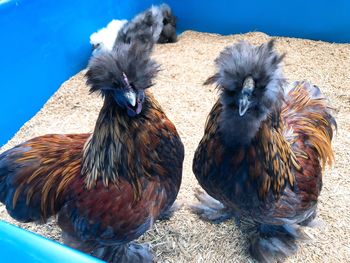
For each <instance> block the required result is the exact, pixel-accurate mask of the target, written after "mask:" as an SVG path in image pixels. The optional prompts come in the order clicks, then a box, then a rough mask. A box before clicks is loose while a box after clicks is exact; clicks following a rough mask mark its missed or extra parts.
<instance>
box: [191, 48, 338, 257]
mask: <svg viewBox="0 0 350 263" xmlns="http://www.w3.org/2000/svg"><path fill="white" fill-rule="evenodd" d="M273 46H274V42H273V41H270V42H268V43H265V44H263V45H261V46H259V47H255V46H252V45H250V44H248V43H247V42H239V43H237V44H234V45H233V46H230V47H227V48H225V49H224V51H222V52H221V54H220V55H219V57H218V58H217V59H216V61H215V62H216V66H217V68H218V71H217V73H216V74H214V75H213V76H212V77H210V78H208V79H207V81H206V82H205V83H204V84H205V85H209V84H216V86H217V88H218V89H219V91H220V97H219V99H218V101H217V102H216V104H215V105H214V107H213V108H212V110H211V112H210V113H209V116H208V119H207V122H206V127H205V132H204V136H203V138H202V140H201V141H200V143H199V146H198V148H197V150H196V152H195V156H194V159H193V172H194V174H195V176H196V178H197V180H198V182H199V184H200V185H201V186H202V187H203V188H204V190H205V191H206V192H207V193H208V194H209V196H208V195H207V194H206V193H204V192H201V191H200V190H199V191H197V193H196V196H197V198H198V200H199V201H201V202H200V203H199V204H196V205H194V206H193V209H194V212H196V213H197V214H199V215H200V217H202V218H203V219H206V220H209V221H212V222H222V221H224V220H226V219H229V218H231V217H235V218H236V219H239V218H245V219H247V220H248V221H253V222H254V224H255V225H256V231H254V234H252V236H251V239H250V252H251V254H252V256H253V257H254V258H255V259H257V260H258V261H261V262H271V261H273V260H281V259H283V258H285V257H286V256H288V255H290V254H292V253H294V252H295V251H296V249H297V245H296V240H297V239H298V238H300V239H302V238H305V237H306V235H305V234H303V231H302V229H301V228H300V225H307V224H308V223H310V222H311V221H312V220H313V219H314V217H315V216H316V206H317V199H318V196H319V194H320V191H321V187H322V171H323V170H322V169H323V167H324V166H325V164H326V163H328V164H331V163H332V161H333V151H332V147H331V140H332V137H333V130H334V128H336V122H335V119H334V117H333V116H332V115H331V108H330V107H329V106H328V104H327V100H326V99H325V97H324V96H323V95H322V93H321V91H320V90H319V88H318V87H316V86H314V85H312V84H310V83H309V82H306V81H302V82H294V83H291V84H287V82H286V81H285V79H284V76H283V73H282V70H281V65H280V63H281V61H282V59H283V57H284V56H283V55H282V56H280V55H279V54H277V53H276V52H275V51H274V49H273Z"/></svg>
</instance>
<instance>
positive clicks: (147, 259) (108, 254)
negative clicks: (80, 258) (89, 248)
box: [91, 243, 153, 263]
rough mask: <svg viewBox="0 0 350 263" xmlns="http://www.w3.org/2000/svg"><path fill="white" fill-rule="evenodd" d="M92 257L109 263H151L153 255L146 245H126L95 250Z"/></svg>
mask: <svg viewBox="0 0 350 263" xmlns="http://www.w3.org/2000/svg"><path fill="white" fill-rule="evenodd" d="M91 255H92V256H94V257H97V258H100V259H102V260H104V261H107V262H110V263H117V262H118V263H151V262H153V253H152V251H151V250H150V248H149V247H148V246H147V245H140V244H136V243H128V244H125V245H120V246H114V247H112V246H106V247H102V248H98V249H95V250H94V251H93V253H91Z"/></svg>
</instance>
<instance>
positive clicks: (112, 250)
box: [0, 42, 184, 262]
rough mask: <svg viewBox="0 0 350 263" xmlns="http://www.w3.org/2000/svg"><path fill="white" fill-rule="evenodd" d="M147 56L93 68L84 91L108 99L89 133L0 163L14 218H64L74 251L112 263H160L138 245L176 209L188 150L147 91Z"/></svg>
mask: <svg viewBox="0 0 350 263" xmlns="http://www.w3.org/2000/svg"><path fill="white" fill-rule="evenodd" d="M145 48H146V49H145ZM150 51H151V49H150V48H149V47H146V46H145V45H142V44H140V43H139V42H131V43H128V44H120V45H119V46H118V47H116V48H115V49H114V50H113V51H112V52H99V53H98V54H97V55H96V56H93V57H92V58H91V59H90V62H89V66H88V70H87V73H86V78H87V84H88V85H89V86H90V91H91V92H94V93H95V92H96V93H99V94H101V95H102V97H103V98H104V104H103V107H102V109H101V111H100V113H99V115H98V118H97V121H96V126H95V129H94V131H93V133H92V134H51V135H45V136H40V137H37V138H34V139H31V140H29V141H27V142H24V143H22V144H20V145H18V146H16V147H14V148H12V149H10V150H8V151H6V152H4V153H2V154H1V155H0V201H1V202H2V203H4V204H5V205H6V208H7V211H8V213H9V214H10V215H11V216H12V217H13V218H15V219H16V220H18V221H21V222H32V221H39V222H46V220H47V219H48V218H49V217H51V216H55V215H57V222H58V225H59V227H60V228H61V229H62V233H63V238H64V242H65V244H67V245H69V246H71V247H73V248H76V249H79V250H81V251H84V252H86V253H89V254H91V255H93V256H95V257H98V258H100V259H103V260H105V261H109V262H151V261H152V260H153V259H152V253H151V251H150V250H149V249H148V248H147V247H146V246H141V245H138V244H135V243H132V240H134V239H136V238H138V237H140V236H141V235H142V234H143V233H144V232H145V231H146V230H148V229H149V228H150V227H151V226H152V224H153V223H154V221H155V220H156V219H157V218H159V217H160V216H161V215H162V214H165V213H166V212H167V211H168V209H169V208H170V207H171V205H172V204H173V203H174V201H175V199H176V196H177V194H178V191H179V188H180V184H181V178H182V163H183V158H184V147H183V144H182V142H181V140H180V137H179V135H178V133H177V131H176V129H175V127H174V125H173V123H172V122H171V121H170V120H169V119H168V118H167V117H166V115H165V113H164V112H163V110H162V108H161V107H160V106H159V104H158V102H157V101H156V100H155V99H154V97H153V96H152V95H151V93H149V92H148V91H147V90H146V89H147V88H149V87H151V86H152V85H153V78H154V77H155V75H156V74H157V72H158V71H159V66H158V65H157V64H156V62H155V61H153V60H151V59H150V57H149V56H150Z"/></svg>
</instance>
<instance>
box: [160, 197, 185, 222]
mask: <svg viewBox="0 0 350 263" xmlns="http://www.w3.org/2000/svg"><path fill="white" fill-rule="evenodd" d="M182 206H183V203H181V202H179V201H176V202H175V203H174V204H173V205H172V206H171V207H170V208H169V209H168V210H166V211H164V212H163V213H161V214H160V215H159V216H158V218H157V219H158V220H160V221H163V220H169V219H170V218H171V217H172V216H173V215H174V213H175V212H176V211H178V210H180V209H181V207H182Z"/></svg>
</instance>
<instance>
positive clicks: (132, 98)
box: [124, 89, 136, 107]
mask: <svg viewBox="0 0 350 263" xmlns="http://www.w3.org/2000/svg"><path fill="white" fill-rule="evenodd" d="M124 97H125V98H126V100H127V101H128V103H129V104H130V105H131V106H132V107H135V105H136V93H135V91H133V90H132V89H129V90H128V91H126V92H124Z"/></svg>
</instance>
